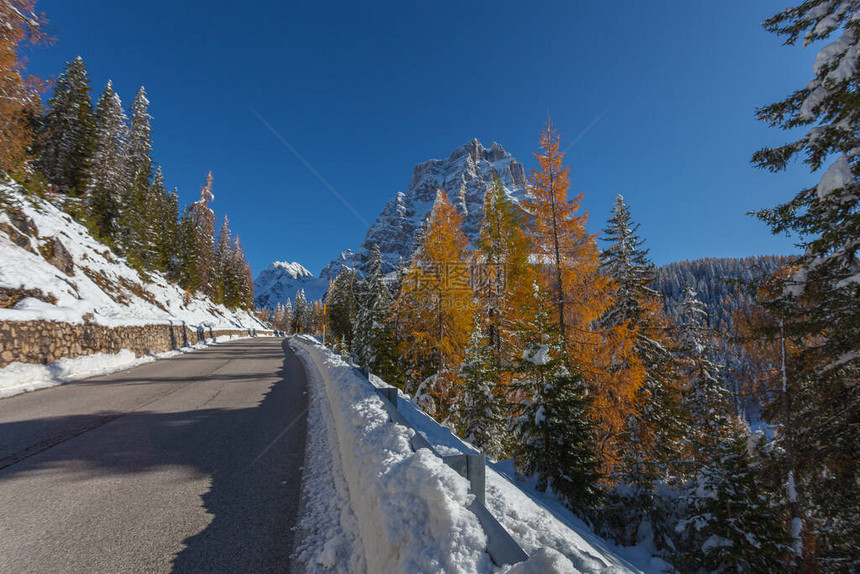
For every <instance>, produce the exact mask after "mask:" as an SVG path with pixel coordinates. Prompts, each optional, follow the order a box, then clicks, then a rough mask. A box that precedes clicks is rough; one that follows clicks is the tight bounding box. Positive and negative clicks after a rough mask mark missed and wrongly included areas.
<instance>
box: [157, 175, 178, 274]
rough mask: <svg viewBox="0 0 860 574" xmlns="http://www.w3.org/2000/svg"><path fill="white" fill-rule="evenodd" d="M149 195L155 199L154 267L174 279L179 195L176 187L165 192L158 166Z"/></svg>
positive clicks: (162, 177) (162, 176)
mask: <svg viewBox="0 0 860 574" xmlns="http://www.w3.org/2000/svg"><path fill="white" fill-rule="evenodd" d="M150 195H151V196H152V198H153V199H154V201H155V209H154V213H153V219H154V222H153V225H152V229H154V230H156V231H157V233H156V234H155V237H154V240H155V248H154V251H155V258H154V267H155V268H156V269H158V270H159V271H165V272H167V273H168V276H171V277H174V279H175V262H176V253H177V250H178V249H179V246H178V242H179V239H178V234H179V221H178V220H179V197H178V192H177V190H176V189H174V190H173V193H168V192H167V188H165V186H164V175H163V174H162V172H161V168H160V167H159V168H158V169H157V170H156V172H155V177H154V178H153V180H152V190H151V191H150Z"/></svg>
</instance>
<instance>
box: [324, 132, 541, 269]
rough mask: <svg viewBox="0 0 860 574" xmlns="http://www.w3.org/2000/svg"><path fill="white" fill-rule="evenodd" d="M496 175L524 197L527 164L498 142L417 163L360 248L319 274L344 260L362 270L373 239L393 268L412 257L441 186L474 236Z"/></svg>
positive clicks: (510, 190)
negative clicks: (402, 189)
mask: <svg viewBox="0 0 860 574" xmlns="http://www.w3.org/2000/svg"><path fill="white" fill-rule="evenodd" d="M494 176H498V178H499V180H500V181H501V183H502V185H503V186H504V188H505V190H506V191H507V193H508V194H509V195H510V196H511V198H512V199H513V200H514V201H517V202H519V201H520V200H521V199H522V198H523V197H524V195H525V191H526V176H525V171H524V169H523V166H522V164H521V163H520V162H518V161H517V160H516V159H514V157H513V156H511V154H509V153H508V152H506V151H505V150H504V148H502V146H500V145H499V144H497V143H493V144H492V145H490V147H489V148H485V147H484V146H483V145H481V142H479V141H478V140H477V139H474V140H472V141H470V142H469V143H467V144H466V145H463V146H461V147H458V148H457V149H455V150H454V151H453V153H451V156H450V157H449V158H448V159H431V160H429V161H426V162H424V163H422V164H419V165H417V166H415V168H414V169H413V171H412V180H411V182H410V183H409V188H408V189H407V191H406V193H397V194H396V195H395V196H394V197H392V198H391V200H389V202H388V203H387V204H386V205H385V207H384V208H383V210H382V213H380V215H379V217H377V218H376V221H375V222H374V224H373V225H372V226H371V228H370V229H369V230H368V232H367V235H366V236H365V238H364V241H363V242H362V244H361V245H360V246H359V247H358V249H356V250H355V251H352V250H348V251H345V252H344V253H342V254H341V255H340V257H338V258H337V259H335V260H333V261H332V262H331V263H329V264H328V265H327V266H326V267H325V268H324V269H323V270H322V271H321V272H320V278H321V279H325V280H328V279H333V278H334V277H336V276H337V274H338V273H339V272H340V269H341V267H342V266H344V265H346V266H348V267H355V268H358V269H359V270H364V269H365V267H366V263H367V257H368V255H369V253H370V250H371V249H372V247H373V245H374V244H377V245H379V249H380V251H381V252H382V256H383V258H384V260H385V263H386V264H387V265H388V267H389V270H390V269H394V268H395V267H396V266H397V263H398V261H399V260H400V258H401V257H402V258H403V259H404V260H405V261H408V260H409V258H410V257H411V256H412V252H413V250H414V249H415V239H416V235H417V233H418V231H419V230H420V228H421V226H422V225H423V223H424V221H425V220H426V219H427V216H428V215H429V214H430V209H431V208H432V207H433V202H434V200H435V199H436V193H437V191H438V190H440V189H441V190H442V191H444V192H445V193H447V194H448V198H449V200H450V201H451V202H452V203H453V204H454V205H455V206H456V208H457V210H458V211H459V212H460V213H461V214H462V215H463V220H464V225H463V231H464V232H465V233H466V235H467V236H468V237H469V238H470V239H471V240H472V241H475V240H476V239H477V237H478V233H479V228H480V222H481V218H482V217H483V207H484V195H485V194H486V193H487V191H488V190H489V189H491V187H492V185H493V178H494Z"/></svg>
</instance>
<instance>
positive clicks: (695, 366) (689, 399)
mask: <svg viewBox="0 0 860 574" xmlns="http://www.w3.org/2000/svg"><path fill="white" fill-rule="evenodd" d="M707 316H708V314H707V311H706V310H705V306H704V304H703V303H702V302H701V301H700V300H699V298H698V297H697V295H696V292H695V291H694V290H693V288H692V287H691V286H690V285H689V284H688V285H687V287H686V292H685V296H684V301H683V302H682V303H681V310H680V320H681V324H680V326H679V336H680V342H679V346H678V350H679V353H680V355H681V358H682V360H683V362H684V370H685V375H686V379H687V381H688V388H687V389H686V393H685V396H684V403H683V404H684V410H685V411H686V412H687V413H688V414H689V417H690V420H691V423H692V428H691V429H690V431H689V440H690V443H691V447H692V452H693V454H694V457H695V459H696V461H697V465H696V466H701V465H702V464H706V463H708V462H710V461H711V460H713V459H714V457H715V456H716V454H715V449H716V448H717V446H718V445H720V444H721V443H722V442H724V441H725V440H727V433H729V432H730V429H731V426H732V425H731V417H730V415H729V413H730V411H731V407H730V401H729V392H728V391H727V390H726V388H725V387H724V386H723V383H722V381H721V375H720V368H719V366H718V365H716V364H714V362H713V361H712V359H711V357H713V355H714V352H715V351H714V348H713V344H712V342H711V337H710V334H709V333H708V330H707V326H706V324H707Z"/></svg>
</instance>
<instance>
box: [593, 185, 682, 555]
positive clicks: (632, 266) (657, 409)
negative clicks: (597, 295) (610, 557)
mask: <svg viewBox="0 0 860 574" xmlns="http://www.w3.org/2000/svg"><path fill="white" fill-rule="evenodd" d="M638 229H639V225H638V224H635V223H634V222H633V220H632V218H631V215H630V209H629V207H628V206H627V205H626V204H625V203H624V198H623V197H622V196H621V195H619V196H617V197H616V200H615V205H614V206H613V210H612V215H611V217H610V219H609V222H608V225H607V227H606V229H605V230H604V241H606V242H607V244H608V245H607V246H606V248H605V249H604V250H603V251H602V252H601V266H602V270H603V272H604V273H605V274H606V275H607V276H608V277H609V278H610V279H611V280H612V283H611V288H612V290H613V293H614V295H615V297H614V299H613V303H612V306H611V307H610V308H609V310H608V311H607V312H606V314H605V315H604V316H603V317H602V318H601V324H602V326H603V328H605V329H610V330H611V329H627V330H629V331H630V333H631V334H632V336H633V344H634V347H635V351H636V357H637V358H638V361H639V362H640V366H641V368H642V369H643V370H644V381H643V384H642V386H641V387H640V388H639V390H638V396H637V400H636V403H637V408H636V409H635V410H634V411H633V412H632V413H631V414H630V415H629V416H628V418H627V420H626V424H625V427H624V433H623V435H622V437H621V440H620V441H619V442H620V445H619V452H620V454H621V457H620V460H619V462H618V464H617V465H616V466H615V467H614V468H613V469H612V471H611V472H612V475H611V477H610V478H611V481H612V482H616V483H617V485H616V487H615V488H613V489H611V490H610V491H609V493H608V496H607V498H606V500H605V502H604V505H603V506H602V507H601V509H600V511H599V512H598V517H599V520H600V522H601V523H602V528H603V529H604V530H605V531H606V532H607V534H610V535H611V536H612V537H613V538H614V539H615V540H617V541H619V542H621V543H623V544H627V545H633V544H636V543H639V542H642V541H643V539H653V541H654V544H655V545H656V547H658V548H663V547H666V546H668V545H670V544H671V543H670V540H671V536H672V533H671V531H670V530H671V528H672V526H673V525H671V524H670V522H669V521H668V520H667V516H666V513H665V505H664V501H662V500H659V499H658V495H657V492H656V490H657V488H658V487H659V482H660V481H662V480H666V479H668V478H669V475H670V472H669V466H670V465H671V464H672V463H673V462H674V461H675V460H676V459H677V457H678V455H679V452H678V450H679V448H678V446H679V444H680V440H681V437H682V435H683V433H684V424H683V417H681V416H680V412H679V409H680V405H679V401H680V394H679V390H680V389H679V384H680V380H679V374H678V372H677V368H676V367H677V365H676V361H675V360H674V358H673V356H672V354H671V353H670V350H669V349H670V348H671V342H670V340H669V337H668V335H667V321H666V318H665V316H664V315H663V312H662V305H661V301H660V295H659V294H658V293H657V292H656V291H655V290H654V289H652V288H651V285H652V284H653V282H654V279H655V278H656V269H655V267H654V265H653V263H651V261H650V260H649V259H648V249H646V248H645V246H644V243H645V242H644V240H643V239H642V238H640V237H639V235H638Z"/></svg>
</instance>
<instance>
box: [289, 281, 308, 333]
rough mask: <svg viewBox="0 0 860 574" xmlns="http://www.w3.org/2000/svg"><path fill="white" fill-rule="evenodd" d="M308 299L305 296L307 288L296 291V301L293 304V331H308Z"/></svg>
mask: <svg viewBox="0 0 860 574" xmlns="http://www.w3.org/2000/svg"><path fill="white" fill-rule="evenodd" d="M307 322H308V300H307V299H306V298H305V290H304V289H299V291H298V293H296V302H295V305H294V306H293V322H292V325H291V326H292V331H293V333H297V334H298V333H306V332H308V328H309V327H308V324H307Z"/></svg>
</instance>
